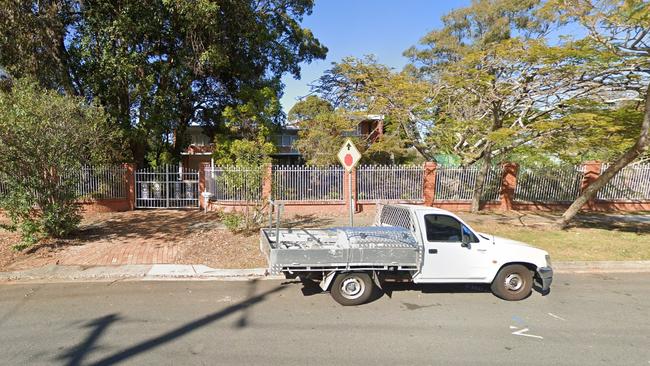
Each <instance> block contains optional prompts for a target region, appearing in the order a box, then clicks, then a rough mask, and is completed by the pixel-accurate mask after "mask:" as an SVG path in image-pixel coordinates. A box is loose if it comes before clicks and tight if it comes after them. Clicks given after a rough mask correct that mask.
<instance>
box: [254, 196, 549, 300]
mask: <svg viewBox="0 0 650 366" xmlns="http://www.w3.org/2000/svg"><path fill="white" fill-rule="evenodd" d="M276 211H277V222H276V225H275V227H273V226H272V222H271V221H272V220H269V221H270V222H269V226H270V227H269V228H268V229H262V230H261V239H260V248H261V250H262V252H263V253H264V254H265V255H266V257H267V259H268V264H269V272H271V273H274V274H280V273H284V274H286V275H287V277H289V278H291V277H293V278H295V277H302V278H309V279H312V280H316V281H320V287H321V288H322V289H323V291H327V290H329V291H330V294H331V295H332V297H333V298H334V300H336V301H337V302H338V303H340V304H341V305H359V304H363V303H365V302H367V301H368V300H369V299H370V297H371V295H372V293H373V290H375V289H380V288H381V287H382V285H383V283H384V281H412V282H414V283H418V284H420V283H482V284H491V289H492V292H493V293H494V294H495V295H496V296H498V297H500V298H502V299H504V300H522V299H525V298H526V297H528V296H529V295H530V294H531V292H532V289H533V287H534V286H535V288H536V289H537V290H539V291H540V292H541V293H542V294H543V295H545V294H547V293H548V292H549V289H550V285H551V282H552V280H553V270H552V269H551V259H550V257H549V255H548V253H547V252H545V251H543V250H541V249H537V248H533V247H531V246H529V245H527V244H525V243H522V242H518V241H514V240H509V239H505V238H500V237H496V236H493V235H489V234H484V233H479V232H476V231H474V230H472V228H471V227H470V226H469V225H467V224H466V223H465V222H463V220H461V219H460V218H459V217H458V216H456V215H454V214H453V213H451V212H449V211H445V210H441V209H438V208H432V207H425V206H416V205H378V208H377V215H376V218H375V223H374V225H373V226H366V227H340V228H328V229H300V228H291V229H287V228H280V211H281V206H278V207H277V209H276Z"/></svg>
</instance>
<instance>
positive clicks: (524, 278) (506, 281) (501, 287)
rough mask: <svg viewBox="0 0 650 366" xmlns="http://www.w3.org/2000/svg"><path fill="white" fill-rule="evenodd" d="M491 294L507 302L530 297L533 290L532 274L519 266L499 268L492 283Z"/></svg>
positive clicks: (512, 265)
mask: <svg viewBox="0 0 650 366" xmlns="http://www.w3.org/2000/svg"><path fill="white" fill-rule="evenodd" d="M491 289H492V293H493V294H495V295H496V296H497V297H500V298H502V299H504V300H507V301H519V300H523V299H525V298H527V297H528V296H530V294H531V292H532V289H533V274H532V273H531V272H530V269H528V268H526V267H525V266H522V265H521V264H511V265H508V266H505V267H503V268H501V270H500V271H499V273H497V276H496V277H495V278H494V281H492V286H491Z"/></svg>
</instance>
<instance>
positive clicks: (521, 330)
mask: <svg viewBox="0 0 650 366" xmlns="http://www.w3.org/2000/svg"><path fill="white" fill-rule="evenodd" d="M528 331H529V329H528V328H522V329H519V330H517V331H514V332H512V334H513V335H518V336H524V337H531V338H538V339H544V337H542V336H538V335H533V334H524V333H525V332H528Z"/></svg>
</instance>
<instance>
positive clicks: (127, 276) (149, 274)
mask: <svg viewBox="0 0 650 366" xmlns="http://www.w3.org/2000/svg"><path fill="white" fill-rule="evenodd" d="M553 269H554V271H555V272H556V273H650V261H598V262H588V261H572V262H556V263H554V264H553ZM279 278H284V277H283V276H271V275H268V274H267V270H266V268H251V269H216V268H210V267H208V266H204V265H187V264H153V265H138V264H130V265H119V266H90V267H88V266H60V265H50V266H45V267H40V268H34V269H29V270H24V271H15V272H0V281H18V282H23V281H28V282H33V281H36V282H68V281H115V280H175V279H183V280H187V279H196V280H210V279H212V280H224V281H237V280H240V281H241V280H249V279H279Z"/></svg>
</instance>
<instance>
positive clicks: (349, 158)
mask: <svg viewBox="0 0 650 366" xmlns="http://www.w3.org/2000/svg"><path fill="white" fill-rule="evenodd" d="M337 157H338V158H339V161H340V162H341V165H343V168H344V169H345V171H346V172H348V194H349V195H350V197H349V198H350V200H349V202H350V226H354V193H353V192H352V169H354V167H355V166H357V163H359V160H361V153H360V152H359V150H358V149H357V147H356V146H354V143H353V142H352V140H350V139H347V140H346V141H345V143H344V144H343V146H341V150H339V153H338V154H337Z"/></svg>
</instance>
